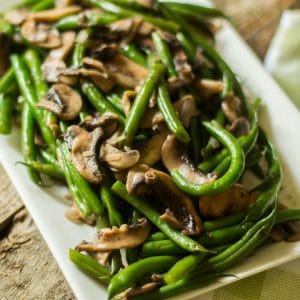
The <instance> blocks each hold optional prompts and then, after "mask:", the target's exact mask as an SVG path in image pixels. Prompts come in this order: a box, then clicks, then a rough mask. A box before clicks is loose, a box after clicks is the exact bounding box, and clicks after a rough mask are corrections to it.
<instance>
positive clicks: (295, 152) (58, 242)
mask: <svg viewBox="0 0 300 300" xmlns="http://www.w3.org/2000/svg"><path fill="white" fill-rule="evenodd" d="M195 1H196V0H195ZM12 2H17V1H10V4H11V3H12ZM6 5H7V1H2V0H0V10H1V8H2V9H3V8H4V6H6ZM217 45H218V48H219V51H220V53H221V54H222V56H223V57H224V58H225V60H226V61H227V63H228V64H229V65H230V66H231V67H232V68H233V70H234V71H235V72H236V74H237V75H238V76H239V77H240V79H241V80H242V81H243V82H244V85H245V86H246V87H247V88H248V89H249V90H250V91H251V93H252V94H254V95H256V96H257V97H261V99H262V104H263V107H262V109H261V111H260V123H261V125H262V127H263V128H264V129H265V130H266V131H267V133H268V134H269V135H270V136H271V138H272V140H273V142H274V143H275V145H276V147H277V149H278V151H279V154H280V156H281V159H282V166H283V172H284V181H283V193H282V196H281V201H283V202H285V203H287V204H288V205H290V206H298V207H300V155H299V149H300V138H299V131H300V113H299V111H298V110H297V109H296V107H295V106H294V105H293V104H292V103H291V101H290V100H289V99H288V98H287V96H286V95H285V94H284V93H283V92H282V90H281V89H280V88H279V87H278V86H277V85H276V83H275V82H274V81H273V79H272V78H270V76H269V75H268V74H267V73H266V72H265V70H264V69H263V67H262V65H261V63H260V61H259V60H258V58H257V57H256V56H255V54H254V53H253V52H252V51H251V49H250V48H249V47H248V46H247V45H246V43H245V42H244V41H243V40H242V39H241V37H240V36H239V35H238V34H237V33H236V31H235V30H234V29H233V28H232V27H231V26H230V25H229V24H227V23H226V24H225V26H224V28H223V29H222V30H221V32H220V33H219V34H218V36H217ZM19 144H20V135H19V133H18V132H16V131H15V132H14V134H13V135H11V136H8V137H4V136H1V137H0V160H1V162H2V164H3V166H4V168H5V170H6V171H7V173H8V175H9V177H10V178H11V180H12V182H13V184H14V185H15V187H16V189H17V191H18V192H19V194H20V196H21V198H22V199H23V201H24V203H25V205H26V207H27V208H28V210H29V212H30V213H31V215H32V217H33V219H34V221H35V223H36V225H37V226H38V228H39V230H40V231H41V233H42V235H43V237H44V239H45V240H46V242H47V244H48V246H49V248H50V250H51V252H52V254H53V256H54V257H55V259H56V261H57V262H58V264H59V266H60V268H61V270H62V271H63V273H64V275H65V277H66V279H67V281H68V282H69V284H70V286H71V287H72V289H73V291H74V293H75V295H76V297H77V299H79V300H86V299H89V300H93V299H105V298H106V295H107V294H106V291H105V288H104V287H103V286H102V285H101V284H99V283H97V282H96V281H94V280H93V279H91V278H90V277H88V276H86V275H85V274H83V273H82V272H81V271H79V270H78V269H77V268H76V267H75V266H74V265H73V264H72V263H71V262H70V261H69V258H68V249H69V248H73V247H74V246H75V245H76V244H77V243H78V242H79V241H81V240H84V239H85V240H90V239H91V237H92V235H93V230H92V229H91V228H89V227H88V226H79V225H75V224H72V223H71V222H68V221H67V220H66V219H65V217H64V212H66V211H67V210H68V204H67V203H66V202H65V201H64V199H63V194H64V191H65V190H64V189H63V188H58V187H55V188H45V189H42V188H39V187H37V186H35V185H34V184H33V183H31V181H30V179H29V178H28V176H27V174H26V171H25V170H24V167H22V166H21V165H16V164H15V163H16V162H17V161H22V159H23V158H22V155H21V152H20V145H19ZM297 257H300V243H299V242H298V243H277V244H272V245H267V246H264V247H262V248H260V249H258V250H257V251H255V253H253V255H252V256H251V257H249V258H247V259H245V260H244V261H243V262H242V263H240V264H239V265H238V266H237V267H234V268H232V269H230V270H228V272H227V273H230V274H235V275H236V277H227V278H226V279H221V280H218V281H216V282H215V283H213V284H210V285H208V286H207V287H205V288H202V289H198V290H195V291H191V292H189V293H186V294H184V295H180V296H178V297H175V298H174V299H189V298H191V297H194V296H197V295H201V294H203V293H205V292H207V291H210V290H213V289H215V288H217V287H220V286H223V285H225V284H228V283H231V282H233V281H236V280H239V279H241V278H245V277H247V276H250V275H253V274H255V273H258V272H261V271H263V270H266V269H269V268H272V267H274V266H277V265H280V264H282V263H284V262H287V261H289V260H292V259H295V258H297Z"/></svg>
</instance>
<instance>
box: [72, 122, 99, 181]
mask: <svg viewBox="0 0 300 300" xmlns="http://www.w3.org/2000/svg"><path fill="white" fill-rule="evenodd" d="M103 135H104V133H103V130H102V128H101V127H98V128H96V129H94V130H93V131H92V132H87V131H85V130H83V131H81V132H80V134H78V135H77V136H76V137H75V138H74V140H73V143H72V162H73V164H74V166H75V167H76V169H77V171H78V172H79V173H80V175H81V176H83V177H84V178H85V179H87V180H88V181H89V182H91V183H94V184H99V183H101V181H102V174H101V172H100V169H99V166H98V157H97V153H98V147H99V143H100V141H101V139H102V138H103Z"/></svg>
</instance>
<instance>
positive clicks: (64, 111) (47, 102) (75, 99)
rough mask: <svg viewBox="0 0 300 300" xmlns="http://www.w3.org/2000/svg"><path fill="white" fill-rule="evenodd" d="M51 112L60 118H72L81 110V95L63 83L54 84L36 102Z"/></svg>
mask: <svg viewBox="0 0 300 300" xmlns="http://www.w3.org/2000/svg"><path fill="white" fill-rule="evenodd" d="M37 106H38V107H42V108H45V109H46V110H49V111H51V112H53V113H54V114H55V115H56V116H58V117H59V118H60V119H62V120H73V119H75V118H76V117H77V116H78V114H79V113H80V111H81V108H82V99H81V96H80V95H79V94H78V93H77V92H76V91H75V90H73V89H72V88H70V87H69V86H67V85H65V84H55V85H53V86H52V87H51V89H50V90H49V92H48V94H47V95H46V96H45V98H43V99H42V100H41V101H40V102H38V104H37Z"/></svg>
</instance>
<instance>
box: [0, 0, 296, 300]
mask: <svg viewBox="0 0 300 300" xmlns="http://www.w3.org/2000/svg"><path fill="white" fill-rule="evenodd" d="M215 3H216V5H217V6H218V7H219V8H221V9H223V10H224V11H225V13H226V14H227V15H229V16H230V17H232V20H233V22H234V24H235V25H236V26H237V28H238V30H239V32H240V33H241V34H242V36H243V37H244V38H245V39H246V40H247V42H248V43H249V44H250V46H251V47H252V48H253V49H254V51H255V52H256V53H257V54H258V56H259V57H260V58H263V57H264V55H265V53H266V50H267V48H268V45H269V43H270V41H271V38H272V36H273V34H274V32H275V30H276V28H277V26H278V22H279V20H280V16H281V13H282V11H283V10H285V9H286V8H291V7H292V8H300V0H264V1H259V0H252V1H250V0H215ZM0 182H1V185H0V224H2V226H0V261H1V264H0V282H1V284H0V299H30V300H31V299H75V297H74V295H73V293H72V291H71V289H70V287H69V286H68V284H67V283H66V281H65V279H64V277H63V275H62V273H61V271H60V270H59V268H58V266H57V264H56V262H55V261H54V259H53V257H52V255H51V253H50V252H49V249H48V247H47V245H46V243H45V242H44V240H43V238H42V237H41V235H40V233H39V231H38V230H37V228H36V226H35V224H34V223H33V221H32V219H31V217H30V216H29V214H28V212H27V211H26V209H25V208H24V207H23V204H22V202H21V200H20V198H19V196H18V195H17V193H16V191H15V189H14V187H13V186H12V184H11V182H10V180H9V179H8V178H7V176H6V174H5V173H4V171H3V169H2V168H1V167H0ZM37 200H38V199H37ZM3 220H6V222H4V223H3ZM1 227H2V228H1Z"/></svg>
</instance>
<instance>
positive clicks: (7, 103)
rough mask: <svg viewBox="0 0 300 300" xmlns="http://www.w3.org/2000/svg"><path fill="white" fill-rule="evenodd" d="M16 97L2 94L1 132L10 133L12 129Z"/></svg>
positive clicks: (0, 98)
mask: <svg viewBox="0 0 300 300" xmlns="http://www.w3.org/2000/svg"><path fill="white" fill-rule="evenodd" d="M13 107H14V99H13V98H12V96H11V95H9V94H7V95H5V94H0V133H1V134H10V133H11V130H12V120H13Z"/></svg>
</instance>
